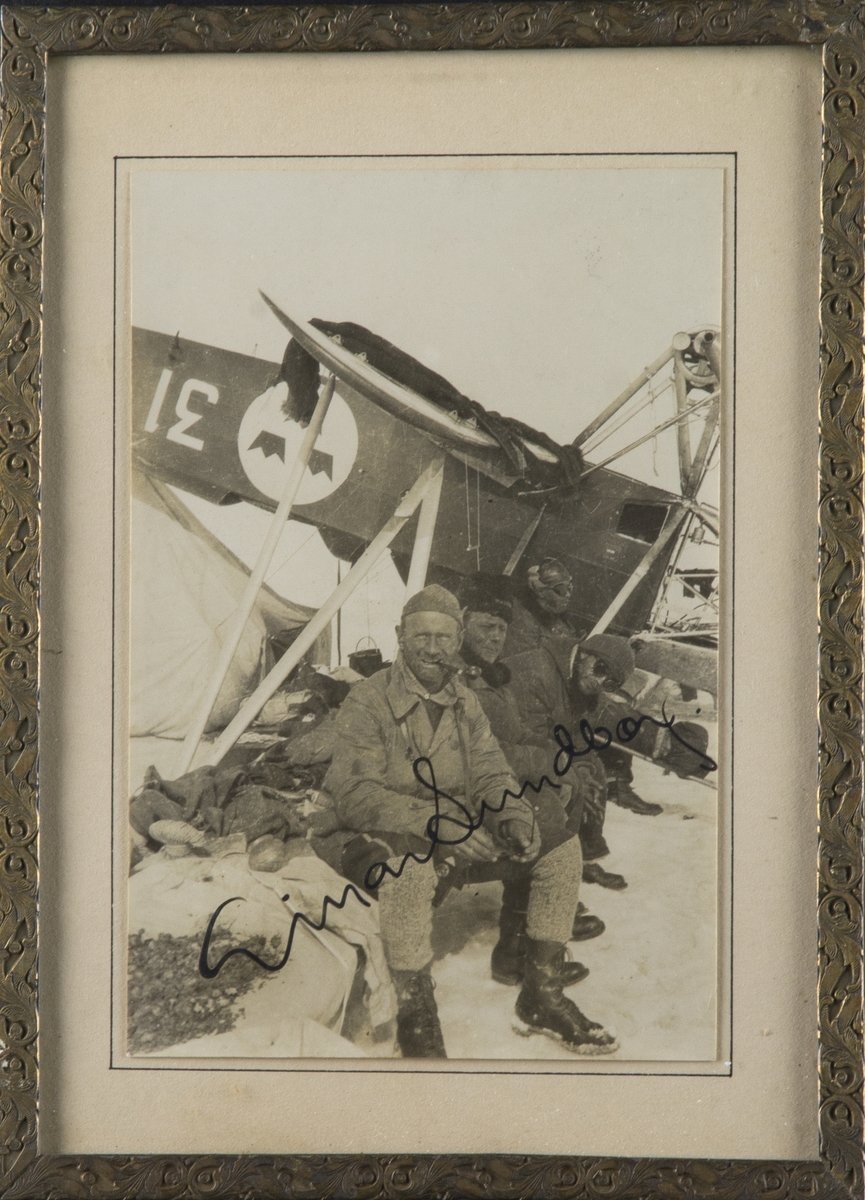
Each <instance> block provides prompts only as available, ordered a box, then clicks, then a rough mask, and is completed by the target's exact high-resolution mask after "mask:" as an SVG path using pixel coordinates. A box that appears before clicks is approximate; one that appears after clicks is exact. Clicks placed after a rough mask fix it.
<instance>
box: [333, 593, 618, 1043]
mask: <svg viewBox="0 0 865 1200" xmlns="http://www.w3.org/2000/svg"><path fill="white" fill-rule="evenodd" d="M462 632H463V630H462V610H461V608H460V606H459V604H458V603H457V600H456V598H455V597H454V596H453V595H451V593H450V592H448V591H446V590H445V589H444V588H442V587H438V586H437V585H432V586H430V587H426V588H424V589H423V590H422V591H420V592H418V593H417V594H416V595H414V596H412V597H411V598H410V599H409V600H408V602H407V603H406V605H405V608H404V609H403V613H402V621H401V623H400V625H399V628H398V629H397V637H398V641H399V654H398V655H397V658H396V661H395V662H394V664H393V666H392V667H389V668H388V669H387V670H384V671H380V672H379V673H378V674H376V675H373V676H372V677H371V678H370V679H366V680H363V681H362V682H360V683H358V684H357V685H356V686H355V687H354V688H353V689H352V691H351V692H350V693H349V695H348V697H347V698H346V700H345V702H344V704H343V706H342V708H341V710H340V713H339V717H338V719H337V737H336V750H335V753H334V758H333V762H332V764H331V767H330V770H329V771H328V773H327V776H326V778H325V780H324V790H325V791H326V792H327V793H328V794H329V795H330V796H331V797H332V801H333V805H334V808H335V810H336V813H337V815H338V817H339V818H340V819H341V821H342V823H343V825H344V826H345V827H346V828H347V829H349V830H354V831H356V832H357V833H358V834H359V835H364V836H365V837H366V839H367V840H371V841H374V842H375V843H377V848H376V854H377V857H376V858H375V860H374V861H372V862H371V863H370V865H369V866H367V867H366V869H365V871H364V872H363V879H364V883H365V886H366V887H367V889H368V890H370V891H371V892H373V894H375V895H377V897H378V903H379V917H380V928H381V936H382V942H383V944H384V950H385V954H386V956H387V960H388V964H389V966H390V969H391V975H392V977H393V980H394V985H395V987H396V993H397V1005H398V1012H397V1038H398V1041H399V1045H400V1048H401V1050H402V1053H403V1056H404V1057H420V1058H443V1057H445V1056H446V1055H445V1047H444V1040H443V1037H442V1032H441V1026H440V1024H439V1019H438V1011H437V1008H436V1003H435V997H434V995H433V982H432V979H431V977H430V964H431V961H432V957H433V954H432V943H431V932H432V905H433V897H434V894H435V890H436V884H437V878H438V877H437V874H436V870H435V860H434V855H435V852H436V844H438V846H439V849H440V851H442V852H444V853H446V854H447V855H454V856H456V857H457V858H458V859H459V860H460V861H462V862H482V861H483V862H492V861H493V860H501V861H503V862H511V863H516V864H521V865H523V864H524V865H528V866H530V873H531V888H530V895H529V903H528V912H527V914H526V938H525V960H524V967H523V982H522V987H521V989H520V993H519V996H518V997H517V1002H516V1013H517V1017H518V1018H519V1020H520V1021H521V1022H522V1031H524V1032H526V1033H535V1032H537V1033H547V1034H553V1036H555V1037H557V1038H558V1039H560V1040H561V1041H562V1043H563V1045H565V1046H566V1047H567V1048H568V1049H570V1050H574V1051H576V1052H578V1053H595V1054H597V1053H610V1052H612V1051H613V1050H615V1049H616V1043H615V1041H614V1039H613V1037H612V1036H611V1035H610V1034H609V1033H607V1032H606V1031H605V1030H604V1029H602V1028H601V1026H599V1025H598V1024H597V1023H596V1022H593V1021H589V1020H588V1019H587V1018H586V1017H585V1016H584V1015H583V1014H582V1013H581V1012H580V1010H579V1009H578V1008H577V1007H576V1005H575V1004H573V1002H572V1001H571V1000H569V999H568V998H567V997H566V996H565V995H564V994H563V992H562V979H561V976H562V968H563V965H564V956H565V943H566V942H567V940H568V938H569V937H570V932H571V922H572V920H573V915H574V912H575V911H576V907H577V902H578V899H579V886H580V858H579V846H578V845H577V844H576V842H575V840H574V839H568V840H566V841H564V842H563V843H561V844H559V845H557V846H556V847H555V848H553V849H551V850H549V852H548V853H541V850H542V835H541V833H540V831H539V827H538V820H537V814H536V813H535V812H534V810H533V807H532V805H531V804H530V803H529V802H528V801H527V800H524V799H517V798H516V794H518V793H519V790H520V789H519V788H518V787H517V782H516V780H515V779H514V776H513V772H512V771H511V769H510V767H509V766H508V763H507V761H506V759H505V757H504V755H503V753H502V751H501V749H500V748H499V745H498V743H497V742H496V740H495V738H494V737H493V735H492V734H491V732H490V727H489V722H488V721H487V718H486V717H485V716H484V713H483V709H482V708H481V706H480V704H479V703H478V700H477V698H476V697H475V696H474V694H473V693H472V692H470V691H469V690H468V689H467V688H466V687H464V686H463V685H462V684H461V683H459V682H458V681H457V679H456V678H455V672H454V670H453V666H452V664H453V663H454V661H455V659H456V656H457V654H458V652H459V649H460V645H461V643H462ZM355 840H357V839H355Z"/></svg>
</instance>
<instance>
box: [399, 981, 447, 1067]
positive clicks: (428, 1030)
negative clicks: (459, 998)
mask: <svg viewBox="0 0 865 1200" xmlns="http://www.w3.org/2000/svg"><path fill="white" fill-rule="evenodd" d="M391 977H392V979H393V983H394V988H395V989H396V1003H397V1014H396V1037H397V1041H398V1042H399V1048H400V1050H401V1051H402V1056H403V1058H447V1054H446V1053H445V1043H444V1038H443V1037H442V1027H441V1025H440V1024H439V1014H438V1005H437V1004H436V998H435V996H434V995H433V988H434V987H435V984H434V983H433V979H432V976H431V975H430V972H429V967H425V968H424V969H423V970H422V971H395V970H393V968H391Z"/></svg>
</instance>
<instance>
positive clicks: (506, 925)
mask: <svg viewBox="0 0 865 1200" xmlns="http://www.w3.org/2000/svg"><path fill="white" fill-rule="evenodd" d="M732 171H733V165H732V160H731V158H730V156H723V155H700V154H688V155H685V154H682V155H673V154H666V155H646V154H643V155H631V156H617V157H612V156H600V155H549V156H548V155H523V156H516V157H509V156H502V155H490V156H473V157H461V158H444V157H436V156H430V157H426V158H408V157H405V158H400V157H391V156H384V157H370V158H340V157H321V158H286V159H281V158H273V159H244V158H234V159H219V160H216V159H213V160H208V159H184V158H165V159H146V160H145V159H141V160H135V159H127V160H121V161H120V162H119V164H118V178H119V179H120V180H121V183H122V188H121V187H120V185H118V187H119V191H118V195H120V194H121V192H122V196H123V203H120V202H118V205H117V210H116V220H117V227H116V244H117V262H118V276H117V277H118V281H119V283H118V304H117V314H118V316H117V323H118V328H117V345H118V347H119V352H118V361H117V389H116V404H117V411H118V414H119V416H118V423H117V428H118V429H119V430H128V431H129V437H128V439H127V438H126V436H125V435H124V436H122V437H120V438H118V446H117V467H116V478H117V481H118V488H120V489H122V491H123V504H122V505H121V506H120V511H123V512H128V522H127V521H126V520H125V518H124V520H122V521H121V522H120V523H119V526H118V530H117V537H118V540H119V541H120V543H121V544H122V545H123V548H124V552H123V554H122V555H118V563H119V564H122V567H119V568H118V571H117V575H116V586H117V589H118V594H119V595H121V596H125V597H126V600H125V601H124V603H125V611H126V613H127V614H128V622H127V624H126V625H125V626H124V623H123V621H120V622H118V628H117V630H116V634H115V655H116V661H117V662H118V663H120V665H121V669H119V670H118V671H117V675H116V678H117V680H118V684H117V692H116V695H115V709H116V711H117V713H118V714H119V717H118V730H119V733H118V735H117V739H116V745H115V757H116V760H117V762H119V763H121V764H123V769H122V771H120V772H119V773H118V774H117V778H118V779H119V780H120V784H119V785H118V788H117V795H116V797H115V800H116V807H115V815H116V821H117V828H118V831H122V836H121V833H120V832H119V833H118V840H117V843H116V844H117V845H118V846H120V845H122V846H124V847H125V850H124V852H123V853H121V854H120V855H119V856H118V861H117V862H116V863H115V872H116V875H117V878H118V879H120V880H121V881H124V880H125V881H126V882H125V884H123V886H122V888H121V890H122V892H123V896H122V902H121V903H120V904H119V905H118V914H119V915H118V918H117V921H116V923H115V932H116V937H115V947H114V964H115V975H116V977H117V978H119V979H122V980H125V995H124V1002H123V1003H122V1004H116V1003H115V1005H114V1013H113V1031H114V1032H113V1042H114V1063H115V1065H121V1066H124V1067H129V1068H132V1067H141V1068H148V1067H149V1068H153V1067H155V1066H160V1067H162V1068H163V1069H164V1068H176V1069H184V1068H185V1067H189V1066H191V1065H193V1064H195V1065H196V1066H198V1067H201V1066H202V1065H205V1066H206V1065H207V1064H211V1065H213V1066H218V1067H222V1068H224V1069H231V1068H232V1064H240V1063H243V1064H244V1066H245V1068H246V1069H248V1068H249V1065H250V1060H255V1061H254V1063H253V1065H254V1066H259V1067H260V1068H261V1069H270V1070H278V1069H290V1068H291V1065H292V1062H295V1065H296V1060H302V1059H327V1060H329V1066H330V1067H331V1068H334V1067H339V1066H340V1064H339V1063H338V1062H336V1061H335V1060H346V1061H345V1063H343V1064H342V1066H343V1067H344V1068H345V1069H347V1070H348V1069H360V1068H362V1064H363V1060H376V1061H375V1064H372V1063H371V1066H372V1065H375V1066H376V1069H382V1067H383V1066H386V1065H387V1063H388V1062H390V1063H391V1064H392V1065H393V1066H394V1067H396V1065H397V1064H398V1060H401V1059H411V1060H416V1065H418V1066H423V1067H424V1069H436V1068H438V1069H455V1068H447V1063H449V1062H453V1063H454V1064H459V1063H460V1062H463V1063H465V1064H466V1067H467V1068H468V1064H471V1063H474V1064H480V1069H483V1064H484V1063H488V1064H493V1066H491V1067H488V1068H487V1069H493V1067H495V1069H499V1070H510V1069H522V1070H529V1069H531V1070H540V1069H543V1070H552V1071H593V1072H597V1071H610V1072H613V1073H615V1072H620V1073H628V1072H638V1073H643V1074H645V1073H647V1072H653V1071H657V1072H663V1073H667V1074H670V1073H677V1072H681V1073H691V1074H694V1073H706V1074H711V1073H715V1074H721V1073H726V1072H728V1071H729V1062H728V1059H729V1049H728V1047H729V1011H728V1010H729V1003H728V991H729V969H730V968H729V949H728V924H729V880H728V878H727V875H729V855H728V841H729V806H730V797H729V795H728V791H729V750H728V747H729V741H730V729H731V722H732V696H731V694H730V689H729V688H726V686H725V688H724V689H723V694H722V695H720V696H719V678H721V679H724V680H726V673H725V672H724V671H723V670H719V663H720V664H721V665H722V666H723V664H724V662H725V661H727V657H728V654H729V647H728V646H727V644H726V642H727V639H726V632H727V624H726V621H722V615H723V613H724V605H725V603H726V601H727V598H726V597H725V595H724V593H723V589H722V588H719V576H720V572H721V564H722V560H723V559H727V558H728V555H729V546H728V538H729V536H730V534H731V529H730V528H729V524H730V523H729V522H725V521H724V515H725V511H726V510H725V499H724V495H723V494H722V483H723V482H724V479H725V476H724V475H723V471H724V470H725V469H726V468H725V464H726V463H727V462H728V459H729V453H728V451H729V441H730V436H731V429H732V414H733V386H732V385H733V380H732V378H731V374H732V372H731V364H732V362H733V353H732V350H733V336H734V330H733V329H732V328H731V327H729V326H730V322H729V321H728V320H727V319H726V316H725V314H727V313H729V312H730V311H731V305H730V295H731V290H732V286H733V281H732V271H731V263H732V261H733V250H732V246H733V236H734V230H733V225H732V204H731V195H732V190H731V182H730V181H731V178H732ZM127 492H128V495H127ZM127 565H128V569H127ZM723 578H724V583H725V585H726V582H727V575H726V574H725V575H724V577H723ZM722 628H723V632H724V635H725V636H723V637H720V640H719V634H720V633H721V631H722ZM725 759H726V761H725ZM121 990H123V989H121ZM422 1060H425V1061H422ZM539 1063H542V1067H541V1066H538V1065H536V1064H539ZM533 1064H535V1065H533Z"/></svg>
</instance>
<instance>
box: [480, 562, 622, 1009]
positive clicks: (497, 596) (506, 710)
mask: <svg viewBox="0 0 865 1200" xmlns="http://www.w3.org/2000/svg"><path fill="white" fill-rule="evenodd" d="M460 600H461V601H462V603H463V605H464V606H465V608H464V613H463V623H464V626H465V633H464V636H463V644H462V649H461V650H460V657H461V659H462V661H463V663H464V664H465V667H464V670H463V672H462V677H463V680H464V681H465V683H466V686H467V687H469V688H470V689H471V690H472V691H473V692H474V694H475V695H476V696H477V698H478V700H479V701H480V703H481V707H482V708H483V710H484V712H485V713H486V716H487V720H488V721H489V723H490V728H491V730H492V732H493V736H494V737H495V738H496V739H497V740H498V743H499V745H500V746H501V748H502V750H503V751H504V754H505V758H506V759H507V760H508V763H509V764H510V766H511V768H512V770H513V772H514V774H515V775H516V777H517V779H518V781H519V782H520V784H522V783H524V782H525V781H526V780H527V779H528V780H532V781H537V780H539V779H540V778H541V777H542V776H544V775H546V776H547V777H548V778H551V779H552V778H553V770H552V767H553V759H554V757H555V747H554V746H553V745H552V744H551V742H550V738H551V737H552V730H553V726H550V728H549V730H547V739H546V744H545V745H539V744H538V738H537V737H536V736H534V731H532V730H528V729H527V728H526V727H525V724H524V722H523V720H522V717H521V715H520V708H519V704H518V703H517V698H516V695H515V694H514V691H513V688H511V687H510V686H509V685H510V682H511V671H510V668H509V667H508V665H507V664H506V663H503V662H501V660H500V655H501V653H502V651H503V649H504V646H505V643H506V640H507V636H508V627H509V625H510V624H511V621H512V620H513V601H512V600H511V599H510V597H509V595H508V591H507V580H506V579H504V577H502V576H494V575H487V576H484V575H474V576H470V577H468V578H467V579H466V580H465V582H464V585H463V587H462V589H461V591H460ZM582 801H583V797H582V796H581V795H575V794H573V789H572V788H571V785H570V784H569V783H568V782H567V781H560V782H559V790H558V791H555V790H553V789H552V788H544V789H543V791H541V792H540V793H539V794H538V796H537V798H536V799H535V800H534V801H533V802H534V803H535V804H536V805H537V807H538V809H539V821H541V822H542V825H543V828H544V829H545V830H546V839H547V841H548V842H549V843H552V840H553V839H558V840H567V839H568V838H573V837H575V835H577V834H578V833H579V829H580V823H581V818H582ZM503 880H504V890H503V893H502V911H501V917H500V929H501V937H500V940H499V944H498V946H496V949H495V950H494V951H493V978H494V979H497V980H499V982H511V980H509V979H507V978H506V977H505V976H506V974H507V959H508V957H509V955H510V954H513V953H515V951H516V947H518V945H519V939H520V937H521V935H522V934H524V932H525V913H526V911H527V903H528V886H529V880H528V875H527V872H526V871H525V869H523V870H522V871H520V870H517V869H513V870H512V871H511V872H510V874H509V875H507V874H506V875H504V876H503ZM603 932H604V922H603V921H602V920H601V919H600V917H596V916H594V915H592V914H591V913H589V912H587V911H586V906H585V905H584V904H583V903H582V902H581V903H580V904H579V905H578V906H577V913H576V916H575V917H574V922H573V927H572V930H571V940H572V941H575V942H576V941H587V940H588V939H590V938H595V937H599V936H600V934H602V933H603ZM509 947H513V949H510V950H509ZM579 965H580V964H573V966H574V967H576V966H579ZM583 971H585V968H583ZM586 973H587V972H586ZM579 978H582V975H580V976H579ZM513 982H517V980H516V979H514V980H513ZM571 982H577V977H575V978H573V979H572V981H571ZM565 986H566V987H567V986H568V984H567V983H565Z"/></svg>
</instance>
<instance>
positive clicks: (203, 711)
mask: <svg viewBox="0 0 865 1200" xmlns="http://www.w3.org/2000/svg"><path fill="white" fill-rule="evenodd" d="M335 384H336V376H335V375H330V376H329V377H328V379H327V382H326V383H325V385H324V387H323V388H322V390H321V394H320V396H319V398H318V401H317V402H316V406H315V410H314V412H313V414H312V420H311V421H310V423H309V425H308V426H307V428H306V433H305V434H304V437H303V441H302V442H301V446H300V450H299V451H298V455H297V458H296V459H295V460H294V465H293V466H292V468H291V471H290V472H289V475H288V479H287V480H286V483H285V491H284V492H283V493H282V499H281V500H280V502H279V505H278V507H277V510H276V512H275V513H274V514H273V518H272V519H271V522H270V525H269V526H268V530H267V537H266V538H265V539H264V542H263V544H262V547H261V549H260V550H259V552H258V558H257V559H256V561H255V566H254V567H253V569H252V572H251V573H250V576H249V579H247V581H246V588H245V590H244V593H243V596H242V598H241V601H240V605H239V606H238V608H237V610H236V612H235V614H234V616H233V618H232V623H231V626H230V628H229V630H228V634H227V636H226V638H225V641H224V642H223V643H222V649H221V650H220V653H219V659H218V661H217V664H216V667H215V669H214V672H213V675H212V676H211V678H210V681H209V683H208V685H207V688H206V689H205V691H204V693H203V694H202V697H201V701H200V703H199V705H198V707H197V708H196V710H195V714H194V716H193V718H192V725H191V726H190V728H189V732H188V733H187V735H186V738H185V739H184V742H183V747H182V749H181V752H180V761H179V763H178V772H177V776H175V778H179V776H180V775H185V774H186V772H187V771H188V770H189V767H190V765H191V763H192V760H193V758H194V757H195V751H196V750H197V749H198V743H199V742H200V741H201V735H202V734H203V733H204V728H205V726H206V725H207V718H208V717H209V716H210V713H211V710H212V708H213V706H214V704H215V703H216V697H217V696H218V695H219V689H220V688H221V687H222V683H223V680H224V679H225V676H226V675H227V674H228V668H229V667H230V666H231V660H232V659H233V658H234V655H235V652H236V650H237V647H238V645H239V644H240V639H241V637H242V636H243V631H244V629H245V628H246V622H247V621H248V620H249V616H250V613H251V612H252V610H253V608H254V607H255V602H256V600H257V599H258V593H259V592H260V591H261V585H262V584H263V583H264V577H265V575H266V574H267V571H268V568H269V567H270V564H271V562H272V560H273V555H274V552H275V551H276V547H277V544H278V542H279V539H280V537H281V535H282V531H283V529H284V528H285V523H286V521H287V520H288V518H289V516H290V515H291V510H292V508H293V507H294V502H295V500H296V498H297V493H298V490H299V488H300V485H301V482H302V480H303V476H304V473H305V471H306V468H307V466H308V465H309V460H310V457H311V455H312V451H313V448H314V446H315V443H316V442H317V441H318V435H319V434H320V433H321V427H322V425H323V424H324V418H325V417H326V416H327V410H328V408H329V407H330V402H331V400H332V399H333V389H334V386H335Z"/></svg>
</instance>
